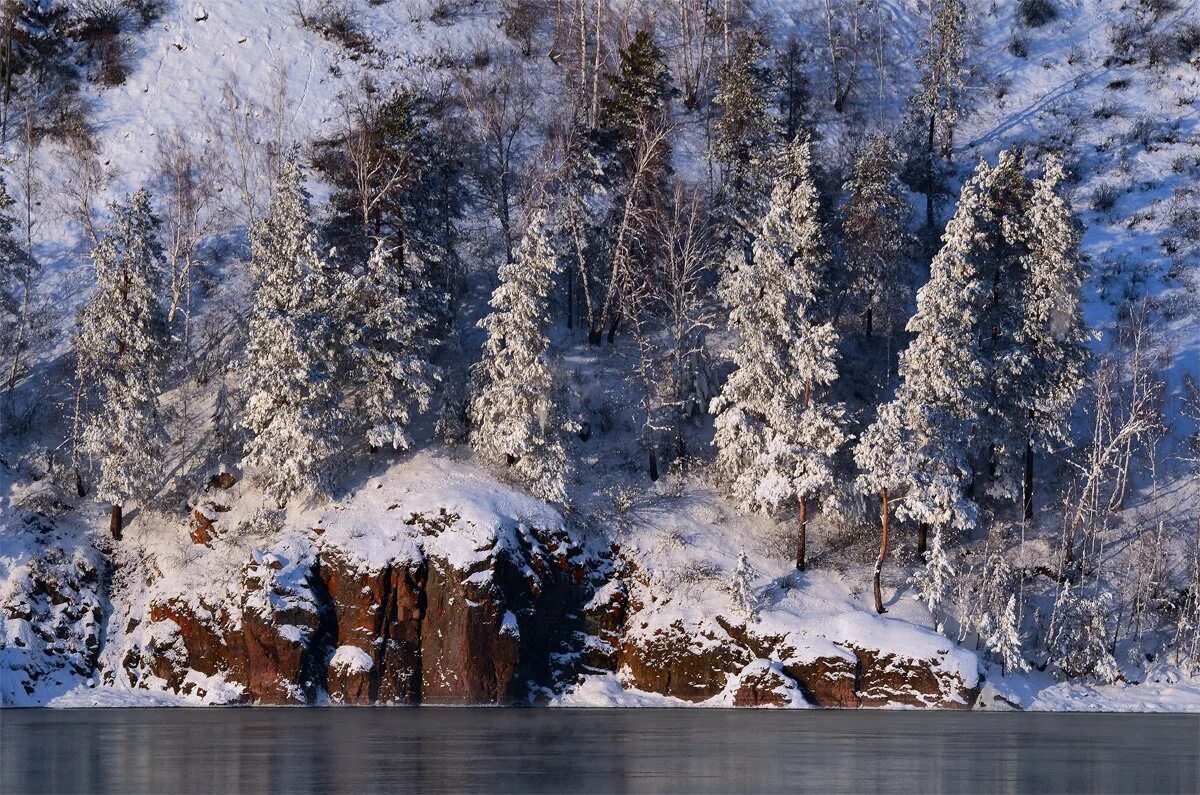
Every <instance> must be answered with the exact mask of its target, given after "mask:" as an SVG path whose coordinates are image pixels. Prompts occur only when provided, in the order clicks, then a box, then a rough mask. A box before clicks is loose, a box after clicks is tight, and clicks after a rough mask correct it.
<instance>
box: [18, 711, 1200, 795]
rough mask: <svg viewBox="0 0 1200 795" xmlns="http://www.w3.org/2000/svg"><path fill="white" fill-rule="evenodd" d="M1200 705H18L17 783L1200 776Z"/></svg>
mask: <svg viewBox="0 0 1200 795" xmlns="http://www.w3.org/2000/svg"><path fill="white" fill-rule="evenodd" d="M1198 754H1200V716H1196V715H1094V714H1015V713H1006V714H995V713H993V714H986V713H985V714H978V713H976V714H963V713H932V712H872V711H846V712H823V711H765V710H758V711H751V710H708V709H694V710H652V709H641V710H564V709H435V708H422V709H336V708H335V709H303V708H297V709H266V708H253V709H245V708H244V709H233V708H231V709H89V710H68V711H56V710H12V709H9V710H3V711H2V712H0V792H3V793H5V795H8V793H13V794H14V795H15V794H16V793H40V792H61V793H75V792H100V793H167V792H181V793H193V792H195V793H200V792H255V793H258V792H282V793H295V792H310V791H312V792H330V793H370V792H414V793H428V794H430V795H432V794H434V793H496V794H499V793H542V792H568V791H570V792H588V793H609V792H664V793H689V794H690V793H710V792H763V793H783V792H815V793H841V792H847V793H849V792H853V793H859V792H896V793H900V792H906V793H910V792H930V793H932V792H1013V793H1037V792H1089V793H1092V792H1095V793H1103V792H1116V793H1134V792H1146V793H1166V792H1197V791H1200V764H1198V761H1197V758H1198Z"/></svg>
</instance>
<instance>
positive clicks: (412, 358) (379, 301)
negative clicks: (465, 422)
mask: <svg viewBox="0 0 1200 795" xmlns="http://www.w3.org/2000/svg"><path fill="white" fill-rule="evenodd" d="M393 255H394V252H393V251H391V250H390V249H388V248H387V247H386V246H385V244H383V243H382V242H381V243H379V244H378V245H377V246H376V247H375V250H374V251H373V252H372V253H371V256H370V257H369V258H368V259H367V265H366V269H365V271H364V272H363V274H362V275H361V276H359V277H358V278H357V279H355V280H354V283H353V285H352V288H351V290H350V293H351V295H352V296H353V316H352V320H351V328H350V335H351V340H352V341H351V356H352V358H353V363H352V367H353V379H354V382H355V386H356V388H357V390H358V398H359V400H360V405H361V410H360V417H361V419H362V421H363V424H364V425H365V426H366V428H365V434H366V439H367V443H368V444H369V445H371V447H374V448H380V447H391V448H393V449H395V450H407V449H408V448H409V447H411V446H412V438H411V437H410V436H409V435H408V431H407V428H408V425H409V423H411V422H412V419H413V413H414V412H417V411H425V410H427V409H428V408H429V405H430V403H431V402H432V400H433V395H434V390H435V388H436V385H437V384H438V382H440V381H441V369H440V368H438V367H437V366H435V365H434V364H432V363H431V362H430V360H429V359H430V343H429V336H430V334H431V332H432V329H433V326H434V325H435V322H436V319H435V317H434V316H433V314H432V313H431V312H429V311H428V310H427V309H426V304H427V303H428V302H429V301H430V298H429V297H430V296H432V295H434V290H433V287H432V285H431V284H430V283H429V280H428V278H427V277H426V275H425V274H424V272H423V271H422V269H421V268H420V267H419V266H418V265H415V263H417V262H418V260H416V259H415V258H409V259H408V260H397V259H395V258H394V256H393Z"/></svg>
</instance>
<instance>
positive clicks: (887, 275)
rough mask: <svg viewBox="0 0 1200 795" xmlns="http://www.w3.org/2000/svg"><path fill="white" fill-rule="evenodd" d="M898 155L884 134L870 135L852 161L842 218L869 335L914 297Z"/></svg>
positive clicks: (891, 322) (893, 320) (889, 324)
mask: <svg viewBox="0 0 1200 795" xmlns="http://www.w3.org/2000/svg"><path fill="white" fill-rule="evenodd" d="M898 163H899V156H898V155H897V153H896V150H895V148H894V147H893V146H892V141H891V139H890V138H889V137H888V136H887V135H886V134H880V135H877V136H875V137H874V138H872V139H871V140H870V141H869V142H868V143H867V145H866V146H864V147H863V148H862V150H861V151H860V152H859V153H858V156H857V157H856V158H855V161H854V174H853V176H852V177H851V178H850V181H849V182H847V183H846V192H847V193H848V194H849V197H850V198H849V201H848V202H847V203H846V211H845V217H844V220H843V221H842V239H843V240H844V241H845V247H846V267H847V269H848V270H849V271H850V274H849V278H850V287H851V291H852V292H853V294H854V295H855V297H856V300H857V302H858V303H859V304H860V305H861V306H862V310H863V326H864V330H865V331H866V335H867V336H868V337H870V336H871V334H872V332H873V331H874V328H875V325H876V322H879V323H880V325H882V326H883V328H884V329H885V331H886V333H889V334H890V333H891V332H892V329H893V328H894V327H895V326H896V325H897V324H898V323H899V322H900V319H901V318H902V317H903V315H904V313H905V312H906V311H907V309H908V302H909V300H910V298H911V295H912V293H911V289H912V288H911V284H910V281H911V276H912V274H911V269H910V268H909V265H908V261H907V258H906V250H907V248H908V246H909V243H910V239H909V234H908V231H907V230H908V219H909V215H910V214H911V212H912V210H911V207H910V206H909V203H908V200H907V199H906V198H905V189H904V185H903V184H901V182H900V177H899V173H898V170H897V169H898Z"/></svg>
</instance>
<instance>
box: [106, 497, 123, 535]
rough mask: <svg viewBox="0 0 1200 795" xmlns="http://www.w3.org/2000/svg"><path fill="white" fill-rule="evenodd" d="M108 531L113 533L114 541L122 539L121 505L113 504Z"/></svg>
mask: <svg viewBox="0 0 1200 795" xmlns="http://www.w3.org/2000/svg"><path fill="white" fill-rule="evenodd" d="M108 532H110V533H112V537H113V541H120V540H121V506H120V505H113V507H112V515H111V516H110V517H109V519H108Z"/></svg>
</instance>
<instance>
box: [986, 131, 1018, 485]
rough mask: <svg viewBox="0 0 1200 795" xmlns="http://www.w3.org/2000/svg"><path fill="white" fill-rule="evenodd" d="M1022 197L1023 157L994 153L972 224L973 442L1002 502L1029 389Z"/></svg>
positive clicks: (1013, 481)
mask: <svg viewBox="0 0 1200 795" xmlns="http://www.w3.org/2000/svg"><path fill="white" fill-rule="evenodd" d="M1029 194H1030V186H1029V181H1028V179H1027V178H1026V176H1025V155H1024V153H1023V152H1022V150H1021V149H1020V147H1015V146H1014V147H1012V148H1010V149H1007V150H1005V151H1004V152H1001V153H1000V159H999V162H998V163H997V164H996V167H995V168H993V169H992V170H991V171H990V173H989V177H988V180H987V193H986V195H987V201H988V203H989V206H990V212H989V213H987V214H986V215H985V216H984V217H983V219H981V220H982V222H981V223H980V225H979V231H980V233H981V234H982V235H983V239H982V242H981V248H982V251H983V256H982V259H981V262H982V264H983V267H982V275H983V280H984V283H985V284H986V285H987V289H988V293H987V295H986V297H985V298H984V300H983V301H982V302H981V303H980V305H979V307H978V312H979V324H980V333H979V340H980V354H981V359H982V361H983V364H984V368H985V373H986V374H985V380H986V389H985V398H984V416H983V418H982V421H981V423H980V426H979V429H978V432H977V434H976V439H977V444H978V446H979V447H980V448H981V449H980V450H979V451H978V453H977V454H978V455H979V456H980V458H981V459H983V460H985V461H986V462H987V463H988V466H989V467H990V478H989V482H988V483H987V492H988V494H990V495H991V496H993V497H998V498H1002V499H1011V498H1014V497H1015V496H1016V495H1017V483H1018V481H1019V474H1018V473H1019V465H1020V461H1021V455H1022V453H1023V452H1024V450H1025V446H1026V441H1027V439H1028V430H1027V426H1028V422H1029V418H1028V413H1027V411H1025V410H1024V408H1023V406H1024V404H1025V402H1026V400H1027V397H1026V395H1027V392H1028V391H1029V389H1030V388H1031V384H1030V381H1029V355H1028V354H1029V351H1028V348H1027V346H1026V345H1025V343H1024V340H1023V339H1022V332H1023V327H1024V306H1025V293H1026V287H1027V282H1028V278H1027V274H1026V269H1025V260H1026V257H1027V253H1028V251H1029V236H1030V230H1029V227H1028V224H1027V223H1026V221H1027V217H1028V215H1027V214H1028V207H1029Z"/></svg>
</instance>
